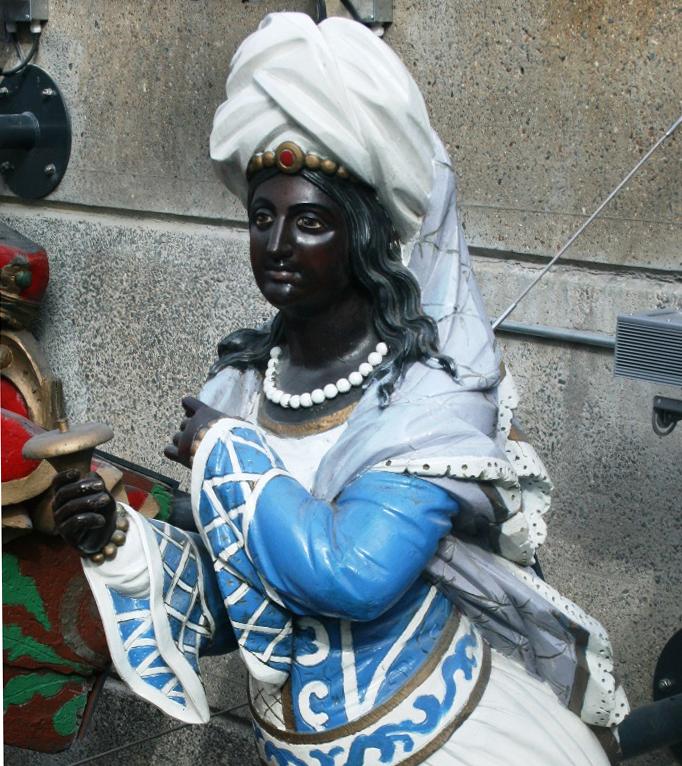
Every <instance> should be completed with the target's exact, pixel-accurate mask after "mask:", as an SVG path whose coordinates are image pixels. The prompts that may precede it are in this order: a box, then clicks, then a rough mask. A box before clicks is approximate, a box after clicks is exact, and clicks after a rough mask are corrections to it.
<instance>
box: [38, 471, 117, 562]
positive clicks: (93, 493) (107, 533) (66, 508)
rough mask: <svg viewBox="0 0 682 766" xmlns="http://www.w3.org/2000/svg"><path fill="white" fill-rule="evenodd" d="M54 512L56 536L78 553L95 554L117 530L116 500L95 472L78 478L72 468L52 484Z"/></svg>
mask: <svg viewBox="0 0 682 766" xmlns="http://www.w3.org/2000/svg"><path fill="white" fill-rule="evenodd" d="M52 487H53V489H54V491H55V496H54V502H53V506H52V509H53V513H54V520H55V525H56V527H57V531H58V532H59V534H60V535H61V536H62V537H63V538H64V540H66V542H67V543H69V545H72V546H73V547H74V548H77V549H78V550H79V551H80V553H82V554H84V555H89V554H92V553H98V552H99V551H101V550H102V548H103V547H104V546H105V545H106V544H107V543H108V542H109V540H111V536H112V534H113V532H114V529H115V527H116V501H115V500H114V498H113V497H112V496H111V495H110V494H109V492H108V491H107V488H106V486H105V485H104V482H103V481H102V479H101V478H100V477H99V476H98V475H97V474H96V473H88V474H86V475H85V476H83V477H82V478H81V475H80V471H77V470H74V469H71V470H68V471H62V472H61V473H58V474H57V475H56V476H55V477H54V479H53V481H52Z"/></svg>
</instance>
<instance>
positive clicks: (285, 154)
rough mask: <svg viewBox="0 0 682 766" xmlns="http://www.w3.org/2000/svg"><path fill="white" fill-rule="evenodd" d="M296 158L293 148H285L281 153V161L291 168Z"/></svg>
mask: <svg viewBox="0 0 682 766" xmlns="http://www.w3.org/2000/svg"><path fill="white" fill-rule="evenodd" d="M295 159H296V157H294V153H293V152H292V151H291V149H284V150H282V151H281V152H280V153H279V161H280V162H281V163H282V165H284V167H285V168H290V167H291V166H292V165H293V164H294V161H295Z"/></svg>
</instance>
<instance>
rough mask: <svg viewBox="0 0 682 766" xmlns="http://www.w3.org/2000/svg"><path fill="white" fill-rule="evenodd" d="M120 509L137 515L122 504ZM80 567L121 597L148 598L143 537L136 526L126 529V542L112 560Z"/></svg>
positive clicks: (88, 563)
mask: <svg viewBox="0 0 682 766" xmlns="http://www.w3.org/2000/svg"><path fill="white" fill-rule="evenodd" d="M119 506H120V507H121V508H123V509H124V510H125V512H126V513H127V514H128V515H129V516H130V515H131V514H133V513H137V511H134V510H133V509H132V508H131V507H130V506H128V505H125V503H120V504H119ZM83 566H84V567H86V568H87V569H89V570H90V571H91V572H96V573H97V574H98V575H99V576H100V577H101V578H102V580H103V581H104V584H105V585H106V586H107V587H109V588H111V589H112V590H115V591H117V592H118V593H121V594H122V595H124V596H130V597H131V598H144V597H146V596H148V595H149V568H148V565H147V561H146V559H145V555H144V549H143V547H142V536H141V533H140V530H139V528H138V526H137V525H136V524H130V525H129V527H128V531H127V532H126V541H125V542H124V543H123V545H121V547H120V548H118V549H117V551H116V557H115V558H113V559H105V560H104V561H103V562H102V563H101V564H95V563H94V562H93V561H91V560H90V559H88V558H84V559H83Z"/></svg>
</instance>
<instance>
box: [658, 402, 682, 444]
mask: <svg viewBox="0 0 682 766" xmlns="http://www.w3.org/2000/svg"><path fill="white" fill-rule="evenodd" d="M680 420H682V401H680V400H679V399H670V398H668V397H667V396H654V415H653V427H654V431H655V432H656V433H657V434H658V435H659V436H667V435H668V434H669V433H671V432H672V431H673V430H674V428H675V426H676V425H677V423H678V422H679V421H680Z"/></svg>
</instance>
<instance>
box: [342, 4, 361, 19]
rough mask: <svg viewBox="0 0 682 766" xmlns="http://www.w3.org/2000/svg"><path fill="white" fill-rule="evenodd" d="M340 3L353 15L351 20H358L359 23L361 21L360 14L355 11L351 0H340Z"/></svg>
mask: <svg viewBox="0 0 682 766" xmlns="http://www.w3.org/2000/svg"><path fill="white" fill-rule="evenodd" d="M341 4H342V5H343V7H344V8H345V9H346V10H347V11H348V13H350V15H351V16H352V17H353V21H359V22H360V23H362V16H360V14H359V13H358V12H357V10H356V8H355V6H354V5H353V3H352V2H351V0H341Z"/></svg>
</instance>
